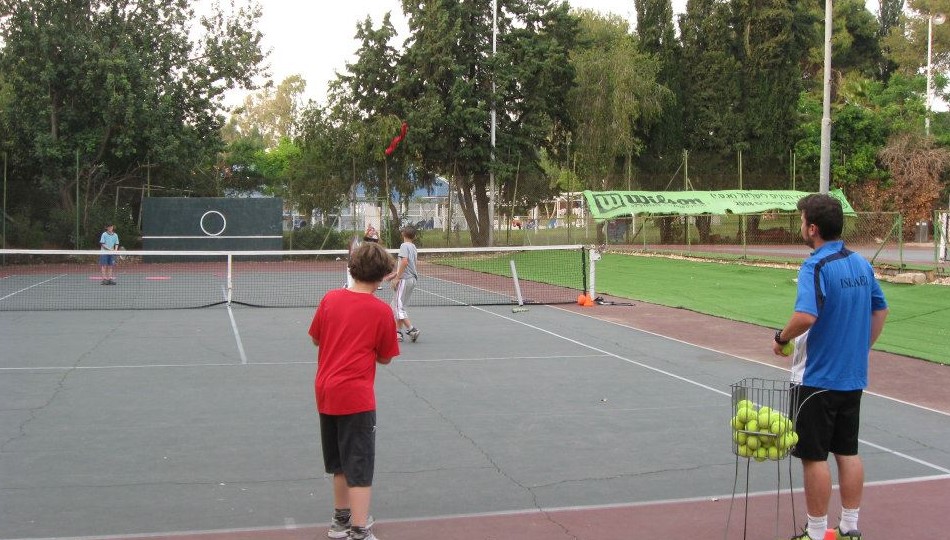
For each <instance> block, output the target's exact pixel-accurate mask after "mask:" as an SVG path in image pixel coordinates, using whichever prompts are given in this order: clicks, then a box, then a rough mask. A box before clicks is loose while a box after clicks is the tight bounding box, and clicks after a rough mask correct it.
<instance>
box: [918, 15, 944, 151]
mask: <svg viewBox="0 0 950 540" xmlns="http://www.w3.org/2000/svg"><path fill="white" fill-rule="evenodd" d="M946 20H947V18H946V17H945V16H944V15H943V13H937V14H933V13H931V14H929V15H928V16H927V115H926V116H925V117H924V133H926V135H927V136H928V137H929V136H930V111H931V110H932V109H933V99H934V97H933V74H932V73H931V72H932V64H933V47H934V25H935V24H936V25H941V24H943V23H944V22H945V21H946Z"/></svg>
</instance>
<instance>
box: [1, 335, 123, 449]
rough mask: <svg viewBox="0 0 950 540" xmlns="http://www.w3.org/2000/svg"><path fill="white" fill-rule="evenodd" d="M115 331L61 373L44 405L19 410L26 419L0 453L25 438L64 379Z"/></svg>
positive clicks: (63, 386)
mask: <svg viewBox="0 0 950 540" xmlns="http://www.w3.org/2000/svg"><path fill="white" fill-rule="evenodd" d="M120 326H121V324H120ZM117 329H118V326H116V327H113V328H112V329H110V330H109V332H108V333H106V335H105V336H103V337H102V339H100V340H99V341H97V342H96V343H95V344H94V345H93V346H92V347H90V348H89V350H87V351H86V352H84V353H83V354H82V355H80V356H79V358H77V359H76V363H75V364H73V365H72V366H71V367H70V368H69V369H67V370H66V371H64V372H63V375H62V376H61V377H60V378H59V380H58V381H56V388H55V389H54V390H53V393H52V394H51V395H50V396H49V399H47V400H46V402H45V403H43V404H42V405H40V406H38V407H30V408H27V409H20V410H26V411H28V414H27V417H26V418H24V419H23V421H22V422H20V425H19V426H17V432H16V434H14V435H12V436H11V437H8V438H7V439H6V440H4V441H3V443H0V453H5V452H6V451H7V448H8V447H9V446H10V445H11V444H14V443H16V442H17V441H19V440H21V439H23V438H25V437H26V430H27V426H29V425H30V424H31V423H33V421H34V420H36V419H37V417H38V416H39V414H40V413H42V412H43V411H45V410H46V409H47V408H48V407H49V406H50V405H52V404H53V402H54V401H56V398H57V396H59V393H60V392H62V391H63V390H64V389H65V388H66V379H68V378H69V376H70V375H72V374H73V372H75V371H76V370H77V368H79V365H80V364H82V363H83V361H84V360H85V359H86V358H87V357H88V356H90V355H91V354H92V351H94V350H95V349H96V348H97V347H98V346H99V345H100V344H101V343H102V342H104V341H106V340H107V339H109V337H110V336H111V335H112V333H113V332H115V331H116V330H117Z"/></svg>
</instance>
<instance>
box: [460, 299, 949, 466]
mask: <svg viewBox="0 0 950 540" xmlns="http://www.w3.org/2000/svg"><path fill="white" fill-rule="evenodd" d="M550 307H553V306H550ZM471 308H472V309H477V310H479V311H482V312H484V313H489V314H491V315H494V316H495V317H501V318H502V319H506V320H509V321H511V322H514V323H518V324H520V325H523V326H527V327H528V328H532V329H534V330H537V331H539V332H542V333H545V334H548V335H551V336H554V337H557V338H560V339H562V340H564V341H568V342H570V343H573V344H575V345H579V346H581V347H586V348H588V349H590V350H592V351H597V352H599V353H602V354H606V355H608V356H612V357H614V358H616V359H618V360H622V361H624V362H627V363H629V364H633V365H635V366H639V367H642V368H644V369H647V370H650V371H654V372H656V373H660V374H663V375H666V376H668V377H672V378H674V379H676V380H679V381H682V382H685V383H688V384H692V385H694V386H698V387H700V388H705V389H706V390H709V391H711V392H715V393H717V394H720V395H722V396H726V397H730V396H731V394H729V393H728V392H725V391H723V390H719V389H718V388H713V387H711V386H709V385H706V384H703V383H701V382H698V381H694V380H692V379H688V378H686V377H683V376H680V375H676V374H675V373H671V372H669V371H665V370H662V369H659V368H656V367H653V366H649V365H646V364H644V363H642V362H637V361H636V360H631V359H629V358H625V357H623V356H620V355H619V354H614V353H611V352H609V351H605V350H603V349H598V348H597V347H594V346H593V345H588V344H586V343H582V342H580V341H577V340H575V339H571V338H569V337H567V336H562V335H560V334H558V333H556V332H552V331H550V330H546V329H544V328H540V327H537V326H534V325H532V324H528V323H526V322H524V321H520V320H518V319H515V318H512V317H509V316H507V315H503V314H500V313H495V312H493V311H489V310H487V309H484V308H481V307H478V306H471ZM554 309H558V310H560V311H564V312H567V313H574V314H577V312H575V311H571V310H568V309H563V308H556V307H554ZM585 316H586V315H585ZM591 318H593V317H591ZM596 320H598V321H600V320H602V319H596ZM607 322H611V321H607ZM613 324H616V325H617V326H621V327H625V328H631V329H634V330H638V331H640V330H639V329H636V328H633V327H631V326H627V325H623V324H618V323H613ZM647 333H649V334H652V335H655V336H659V337H663V338H666V339H671V340H673V341H677V342H679V343H684V344H686V345H690V346H692V347H698V348H700V349H706V350H710V351H713V349H709V348H708V347H702V346H698V345H693V344H692V343H687V342H685V341H682V340H679V339H675V338H668V337H666V336H661V335H660V334H655V333H653V332H647ZM714 352H717V353H720V354H724V355H727V356H732V357H733V358H739V359H741V360H748V359H746V358H741V357H738V356H736V355H733V354H729V353H726V352H722V351H714ZM757 363H762V362H757ZM762 364H764V363H762ZM764 365H769V366H771V365H770V364H764ZM771 367H775V366H771ZM777 369H781V368H777ZM944 414H945V413H944ZM858 441H859V442H861V443H863V444H867V445H868V446H871V447H872V448H876V449H878V450H881V451H883V452H887V453H889V454H892V455H894V456H897V457H900V458H904V459H907V460H909V461H912V462H914V463H917V464H919V465H924V466H926V467H929V468H931V469H933V470H935V471H940V472H942V473H944V474H950V469H947V468H945V467H941V466H940V465H936V464H933V463H930V462H928V461H924V460H922V459H917V458H914V457H911V456H908V455H907V454H903V453H901V452H898V451H896V450H893V449H890V448H887V447H886V446H881V445H878V444H874V443H871V442H869V441H867V440H865V439H860V438H859V439H858Z"/></svg>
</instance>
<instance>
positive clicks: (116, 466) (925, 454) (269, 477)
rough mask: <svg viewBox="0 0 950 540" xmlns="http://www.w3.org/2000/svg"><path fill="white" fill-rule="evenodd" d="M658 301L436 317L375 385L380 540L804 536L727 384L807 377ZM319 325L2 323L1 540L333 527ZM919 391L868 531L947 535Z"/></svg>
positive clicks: (428, 318) (873, 434)
mask: <svg viewBox="0 0 950 540" xmlns="http://www.w3.org/2000/svg"><path fill="white" fill-rule="evenodd" d="M656 309H657V308H655V307H650V306H646V305H636V306H628V307H598V308H592V309H589V310H580V309H579V308H578V309H573V308H571V309H561V308H553V307H532V308H531V310H530V311H529V312H527V313H518V314H513V313H511V310H510V309H509V308H502V307H498V308H471V307H459V308H434V307H431V308H429V307H427V308H418V309H416V310H415V312H414V313H413V321H414V322H415V323H416V324H417V326H419V327H420V328H422V330H423V334H422V337H421V338H420V341H419V342H418V343H404V344H402V354H401V355H400V357H399V358H397V360H396V361H395V362H394V363H393V365H391V366H388V367H381V368H380V369H379V371H378V374H377V398H378V409H379V413H378V415H379V417H378V436H377V453H378V456H377V466H376V477H375V486H374V500H373V510H372V512H373V514H374V516H376V518H377V525H376V528H375V530H376V534H377V535H378V536H379V538H381V539H382V540H401V539H411V538H452V539H459V540H470V539H488V538H494V539H504V538H525V539H542V538H544V539H557V538H577V539H601V538H616V539H627V538H631V539H636V538H645V539H646V538H676V539H679V538H683V539H686V538H694V537H699V536H702V537H712V538H724V537H725V532H726V521H727V518H729V516H730V506H732V513H731V523H730V525H731V526H730V531H731V533H730V535H729V536H728V538H743V530H744V529H747V531H748V535H747V537H748V538H762V539H765V538H773V537H776V536H777V537H779V538H783V537H789V536H791V535H792V534H793V533H794V532H796V531H795V526H794V524H795V523H796V522H797V523H799V524H801V523H804V520H805V518H804V505H803V503H802V501H801V494H800V493H797V494H796V496H795V500H796V507H795V510H796V517H795V518H794V519H793V518H792V508H791V498H790V495H789V493H788V491H787V489H788V477H787V474H788V470H789V467H788V462H781V464H780V465H781V466H780V467H777V466H776V464H775V463H771V462H766V463H762V464H757V463H753V464H752V465H751V471H752V474H751V475H750V477H749V486H748V490H749V491H750V492H751V493H752V496H751V498H750V506H749V512H748V518H746V513H745V506H744V501H745V498H744V493H745V489H746V485H745V475H744V472H745V462H744V461H743V462H742V467H741V468H740V473H742V474H740V475H739V484H738V486H737V487H736V489H737V491H738V492H739V493H740V495H741V496H740V497H739V500H737V501H736V503H735V504H732V505H731V500H730V495H731V493H732V491H733V487H734V485H736V484H735V482H736V478H737V477H736V461H735V458H734V456H733V455H732V454H731V452H730V436H731V432H730V428H729V417H730V403H729V385H730V384H731V383H733V382H735V381H737V380H740V379H743V378H746V377H761V378H772V379H784V378H786V377H787V374H786V373H785V372H783V371H782V370H779V369H776V367H774V366H772V365H769V364H768V363H766V362H764V361H761V360H760V359H758V358H754V357H750V356H751V355H748V354H746V353H745V352H743V351H744V349H742V347H747V346H749V345H748V340H749V339H752V337H753V336H749V334H750V331H749V329H748V328H742V327H734V326H729V325H725V324H724V323H722V322H721V321H719V320H713V319H707V318H703V319H701V320H700V321H705V322H696V321H693V320H692V319H691V317H695V314H689V313H683V312H679V311H676V310H673V311H671V312H670V313H667V314H663V313H659V312H652V314H651V317H650V320H653V321H656V320H661V319H662V318H663V317H666V316H669V317H670V319H671V320H676V319H678V321H679V324H680V326H682V327H686V328H692V329H695V328H696V327H697V325H698V326H703V325H705V328H706V329H707V330H708V329H710V328H713V327H715V328H716V331H717V332H719V337H720V338H719V342H720V344H721V343H722V342H729V345H728V346H726V347H725V348H729V347H735V348H736V349H739V351H732V352H731V354H730V351H728V350H724V348H723V347H720V350H719V351H714V350H710V349H707V348H703V347H699V346H696V345H693V344H690V343H686V342H685V340H683V338H684V336H682V335H671V336H670V337H673V338H677V339H670V337H665V336H661V335H658V333H651V331H652V332H656V329H650V328H647V330H651V331H642V330H638V329H636V328H634V327H637V326H641V325H640V321H638V319H637V318H638V317H643V316H644V315H645V314H648V313H651V310H656ZM311 315H312V310H310V309H270V310H265V309H248V308H244V309H234V310H232V311H229V310H227V309H225V308H209V309H204V310H176V311H135V312H127V311H107V312H15V313H0V339H2V341H3V343H4V346H3V359H2V364H0V435H2V437H0V471H2V485H0V538H53V537H84V538H90V537H110V538H133V537H149V538H182V537H196V538H222V539H223V538H238V539H240V538H247V539H258V538H288V539H296V538H314V537H317V538H320V537H325V536H324V535H325V529H324V525H322V523H323V522H325V521H326V520H327V519H328V518H329V515H330V512H331V508H332V499H331V493H330V490H331V484H330V479H329V478H328V477H327V476H326V475H325V474H324V473H323V471H322V459H321V457H320V454H319V452H320V450H319V443H318V440H319V439H318V426H317V418H316V412H315V407H314V401H313V374H314V369H315V365H314V364H315V362H314V360H315V355H316V352H315V349H314V348H313V346H312V345H311V344H310V342H309V338H308V337H307V336H306V328H307V325H308V323H309V321H310V317H311ZM601 317H607V318H611V319H613V320H614V321H613V322H607V321H604V320H601ZM760 332H761V333H762V335H763V336H765V337H764V338H762V343H763V345H762V347H763V348H764V347H765V345H764V344H765V343H766V342H767V339H768V335H769V334H768V331H767V329H760ZM673 333H675V332H669V334H673ZM722 336H734V337H735V339H723V338H722ZM754 338H755V339H759V337H758V335H755V336H754ZM942 382H943V381H941V380H940V379H939V378H938V377H930V378H922V379H921V380H919V381H917V386H916V390H915V392H918V393H920V394H922V395H926V394H927V393H928V392H930V391H933V392H941V391H942V389H943V388H945V387H946V386H940V384H941V383H942ZM895 397H897V398H900V399H901V400H900V401H898V400H895V399H892V398H895ZM914 401H915V397H914V395H908V396H893V395H892V396H889V397H888V398H885V397H882V396H879V395H876V394H869V395H868V396H866V397H865V403H864V418H863V419H862V420H863V424H862V446H861V452H862V454H863V455H864V458H865V465H866V469H867V480H868V482H869V486H868V487H867V489H866V496H865V502H864V504H863V507H862V514H861V525H862V529H864V530H865V531H866V535H867V536H868V537H869V538H870V537H874V538H894V537H900V538H924V537H940V536H941V535H943V534H944V532H945V531H947V530H950V517H948V515H947V513H946V512H945V510H943V506H945V499H946V493H948V492H950V452H948V449H950V411H947V410H943V409H940V408H937V407H933V406H930V407H928V408H921V407H918V406H915V405H913V404H912V403H913V402H914ZM790 470H791V471H792V483H793V485H794V486H795V487H796V488H800V486H801V475H800V467H799V464H798V463H797V462H792V467H791V468H790ZM780 473H781V474H782V482H783V491H782V492H781V493H780V494H778V495H777V494H776V481H777V478H778V476H779V474H780ZM777 505H779V506H778V508H776V506H777ZM836 505H837V502H834V503H833V506H832V511H831V513H830V514H831V522H832V523H833V524H834V523H836V522H837V513H838V510H837V508H838V507H837V506H836ZM746 519H748V521H747V523H748V525H747V527H746V526H745V525H744V523H746ZM776 520H778V528H776Z"/></svg>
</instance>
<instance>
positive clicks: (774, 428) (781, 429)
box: [769, 420, 786, 435]
mask: <svg viewBox="0 0 950 540" xmlns="http://www.w3.org/2000/svg"><path fill="white" fill-rule="evenodd" d="M785 422H786V421H785V420H775V421H774V422H772V424H771V425H770V426H769V431H771V432H772V433H774V434H776V435H781V434H783V433H785V429H786V427H785V426H786V424H785Z"/></svg>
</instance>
